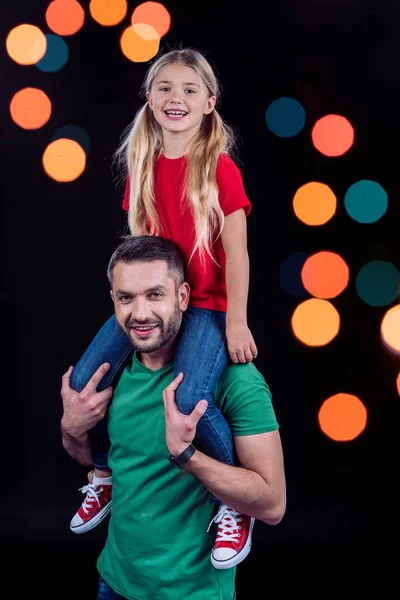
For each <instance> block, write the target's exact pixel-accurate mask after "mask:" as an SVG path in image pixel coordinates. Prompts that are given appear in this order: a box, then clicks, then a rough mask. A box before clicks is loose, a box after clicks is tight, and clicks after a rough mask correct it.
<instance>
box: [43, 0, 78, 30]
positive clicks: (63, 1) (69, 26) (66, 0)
mask: <svg viewBox="0 0 400 600" xmlns="http://www.w3.org/2000/svg"><path fill="white" fill-rule="evenodd" d="M84 22H85V11H84V10H83V8H82V6H81V5H80V4H79V2H77V1H76V0H53V2H50V4H49V6H48V7H47V10H46V23H47V25H48V27H49V28H50V29H51V30H52V31H54V33H57V34H58V35H61V36H63V35H73V34H74V33H76V32H77V31H79V30H80V29H81V28H82V26H83V23H84Z"/></svg>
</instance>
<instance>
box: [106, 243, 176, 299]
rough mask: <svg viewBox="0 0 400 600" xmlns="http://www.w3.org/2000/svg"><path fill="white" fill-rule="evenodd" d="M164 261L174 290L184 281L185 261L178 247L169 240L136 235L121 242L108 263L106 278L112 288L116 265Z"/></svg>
mask: <svg viewBox="0 0 400 600" xmlns="http://www.w3.org/2000/svg"><path fill="white" fill-rule="evenodd" d="M154 260H164V261H165V262H166V263H167V265H168V274H169V275H170V277H172V279H174V280H175V288H176V290H178V288H179V286H180V285H182V283H183V282H184V281H185V261H184V258H183V255H182V253H181V251H180V250H179V248H178V246H177V245H176V244H175V243H174V242H172V241H171V240H167V239H166V238H163V237H160V236H155V235H136V236H132V237H129V238H128V239H127V240H125V241H124V242H122V244H120V245H119V246H118V248H117V249H116V250H115V251H114V253H113V255H112V256H111V259H110V262H109V263H108V269H107V277H108V280H109V282H110V284H111V286H112V274H113V270H114V267H115V265H116V264H117V263H119V262H123V263H126V264H130V263H133V262H152V261H154Z"/></svg>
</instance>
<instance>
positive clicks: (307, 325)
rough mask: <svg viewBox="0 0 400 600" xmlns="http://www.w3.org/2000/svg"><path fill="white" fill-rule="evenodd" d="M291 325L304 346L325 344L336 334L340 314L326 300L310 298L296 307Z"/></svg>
mask: <svg viewBox="0 0 400 600" xmlns="http://www.w3.org/2000/svg"><path fill="white" fill-rule="evenodd" d="M291 326H292V331H293V334H294V335H295V336H296V337H297V338H298V339H299V340H300V341H301V342H303V344H305V345H306V346H325V345H326V344H329V342H331V341H332V340H333V338H335V337H336V335H337V334H338V332H339V327H340V316H339V313H338V311H337V310H336V308H335V307H334V306H333V304H331V303H330V302H328V300H320V299H318V298H310V299H308V300H305V301H304V302H302V303H301V304H299V305H298V306H297V307H296V309H295V311H294V313H293V316H292V319H291Z"/></svg>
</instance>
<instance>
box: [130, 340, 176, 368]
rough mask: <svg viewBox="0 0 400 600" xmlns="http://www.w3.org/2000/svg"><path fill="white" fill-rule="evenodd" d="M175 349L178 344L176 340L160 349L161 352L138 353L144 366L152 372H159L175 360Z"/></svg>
mask: <svg viewBox="0 0 400 600" xmlns="http://www.w3.org/2000/svg"><path fill="white" fill-rule="evenodd" d="M175 349H176V343H175V340H174V341H171V342H170V343H169V344H167V345H166V346H163V347H162V348H160V350H156V352H149V353H145V352H142V353H140V352H138V353H137V358H138V360H139V361H140V362H141V363H142V365H144V366H145V367H147V368H148V369H150V370H151V371H158V369H161V368H162V367H164V365H166V364H167V363H169V362H170V361H171V360H173V359H174V358H175Z"/></svg>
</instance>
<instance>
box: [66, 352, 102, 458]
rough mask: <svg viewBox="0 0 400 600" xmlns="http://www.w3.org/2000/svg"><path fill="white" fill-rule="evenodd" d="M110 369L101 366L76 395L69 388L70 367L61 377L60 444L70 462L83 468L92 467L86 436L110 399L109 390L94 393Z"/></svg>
mask: <svg viewBox="0 0 400 600" xmlns="http://www.w3.org/2000/svg"><path fill="white" fill-rule="evenodd" d="M109 368H110V366H109V365H108V363H104V364H103V365H101V366H100V367H99V368H98V369H97V371H96V372H95V373H94V375H93V376H92V377H91V379H90V380H89V381H88V383H87V385H86V387H85V388H84V389H83V390H82V391H81V392H79V393H78V392H76V391H75V390H74V389H72V388H71V383H70V378H71V373H72V370H73V367H70V368H69V369H68V371H67V372H66V373H64V375H63V377H62V386H61V397H62V401H63V416H62V419H61V434H62V444H63V446H64V448H65V450H66V451H67V452H68V454H69V455H70V456H71V457H72V458H73V459H75V460H76V461H77V462H79V463H80V464H82V465H85V466H88V465H92V454H91V449H90V442H89V436H88V433H87V432H88V431H89V429H91V428H92V427H94V425H96V423H97V422H98V421H100V420H101V419H102V418H103V417H104V415H105V413H106V410H107V406H108V404H109V402H110V400H111V397H112V392H113V390H112V387H108V388H106V389H105V390H103V391H102V392H97V391H96V388H97V386H98V384H99V382H100V381H101V378H102V377H103V376H104V375H105V373H106V372H107V371H108V369H109Z"/></svg>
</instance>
